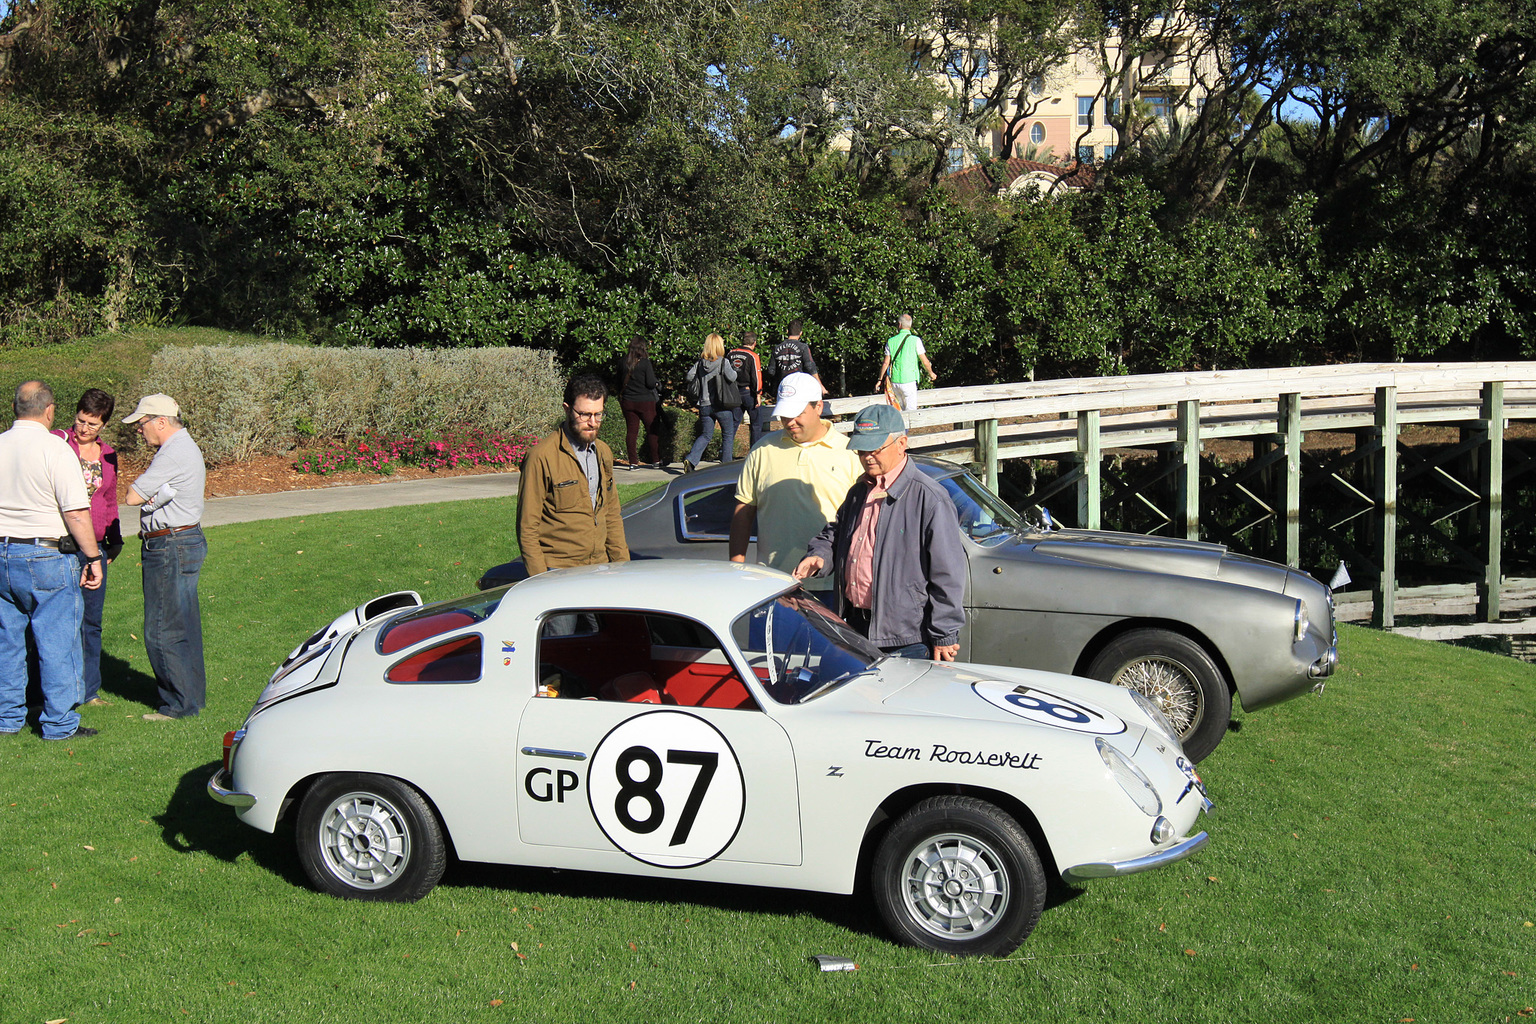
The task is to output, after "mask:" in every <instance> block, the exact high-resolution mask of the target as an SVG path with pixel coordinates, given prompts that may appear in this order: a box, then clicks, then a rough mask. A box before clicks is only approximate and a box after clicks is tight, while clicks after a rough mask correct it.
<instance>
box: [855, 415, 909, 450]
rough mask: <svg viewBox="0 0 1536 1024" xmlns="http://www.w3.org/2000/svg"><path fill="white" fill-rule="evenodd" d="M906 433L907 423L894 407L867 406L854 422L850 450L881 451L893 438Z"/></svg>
mask: <svg viewBox="0 0 1536 1024" xmlns="http://www.w3.org/2000/svg"><path fill="white" fill-rule="evenodd" d="M906 432H907V424H906V421H905V420H903V419H902V418H901V410H899V409H897V408H896V407H895V406H894V405H884V404H881V405H866V406H865V407H864V408H862V409H860V410H859V415H858V416H857V417H855V419H854V421H853V433H852V434H850V435H849V436H848V448H849V450H850V451H856V452H873V451H879V450H880V449H881V448H884V447H885V445H886V442H888V441H889V440H890V439H891V438H893V437H896V436H897V435H899V434H905V433H906Z"/></svg>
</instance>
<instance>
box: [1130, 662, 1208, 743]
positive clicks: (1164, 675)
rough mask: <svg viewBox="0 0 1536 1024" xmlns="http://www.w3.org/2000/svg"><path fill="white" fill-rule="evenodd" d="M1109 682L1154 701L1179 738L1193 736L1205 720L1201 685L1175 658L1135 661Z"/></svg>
mask: <svg viewBox="0 0 1536 1024" xmlns="http://www.w3.org/2000/svg"><path fill="white" fill-rule="evenodd" d="M1110 682H1112V683H1114V684H1115V685H1116V686H1124V687H1125V688H1127V689H1130V690H1135V691H1137V692H1138V693H1140V694H1142V695H1144V696H1147V697H1150V698H1152V700H1153V701H1154V702H1155V703H1156V704H1157V706H1158V708H1159V709H1160V710H1161V711H1162V712H1163V715H1164V716H1165V717H1167V719H1168V722H1169V724H1170V725H1172V726H1173V727H1174V728H1175V729H1177V730H1178V731H1179V735H1180V736H1188V735H1189V734H1191V733H1192V732H1194V731H1195V728H1196V727H1197V726H1198V725H1199V724H1200V720H1201V719H1202V718H1204V717H1205V701H1204V700H1203V699H1202V698H1201V692H1200V681H1199V680H1198V679H1196V678H1195V677H1194V674H1193V673H1191V672H1190V671H1189V669H1188V668H1186V667H1185V666H1184V665H1183V664H1181V663H1180V662H1178V661H1175V660H1174V659H1172V658H1164V657H1156V656H1149V657H1145V658H1142V659H1140V660H1138V661H1133V662H1131V663H1130V664H1129V665H1126V666H1125V667H1124V668H1122V669H1121V670H1120V671H1119V672H1116V673H1115V676H1114V678H1113V679H1111V680H1110Z"/></svg>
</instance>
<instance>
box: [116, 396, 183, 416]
mask: <svg viewBox="0 0 1536 1024" xmlns="http://www.w3.org/2000/svg"><path fill="white" fill-rule="evenodd" d="M146 416H169V417H171V418H172V419H180V418H181V406H179V405H177V404H176V399H174V398H172V397H171V396H170V395H145V396H144V397H143V398H141V399H139V404H138V405H137V406H136V407H135V408H134V410H133V412H131V413H129V414H128V415H127V416H124V417H123V422H124V423H137V422H138V421H139V420H141V419H143V418H144V417H146Z"/></svg>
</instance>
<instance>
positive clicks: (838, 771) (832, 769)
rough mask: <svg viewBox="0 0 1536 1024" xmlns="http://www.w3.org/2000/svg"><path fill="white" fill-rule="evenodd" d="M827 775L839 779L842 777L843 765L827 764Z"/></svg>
mask: <svg viewBox="0 0 1536 1024" xmlns="http://www.w3.org/2000/svg"><path fill="white" fill-rule="evenodd" d="M827 776H828V777H829V778H833V779H840V778H842V777H843V766H842V765H840V764H834V765H829V766H828V767H827Z"/></svg>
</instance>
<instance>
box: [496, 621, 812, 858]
mask: <svg viewBox="0 0 1536 1024" xmlns="http://www.w3.org/2000/svg"><path fill="white" fill-rule="evenodd" d="M595 617H596V618H597V619H598V620H599V621H601V623H602V625H601V627H600V628H599V629H598V630H596V631H594V632H591V633H589V634H588V642H587V643H585V644H583V645H582V647H583V649H584V650H585V649H588V648H596V649H597V650H599V651H600V652H603V653H604V654H605V655H606V656H603V657H600V658H592V659H589V660H588V661H587V662H585V663H581V664H579V665H578V667H579V668H580V669H582V670H585V671H581V672H577V671H568V672H566V673H565V678H564V679H562V683H563V684H564V685H565V686H566V687H567V689H566V690H565V691H563V692H561V695H560V696H559V697H553V698H551V697H542V698H535V699H533V700H530V701H529V702H528V704H527V706H526V707H525V709H524V712H523V717H522V722H521V725H520V727H519V730H518V743H517V761H516V763H517V775H516V778H517V785H518V792H517V812H518V831H519V837H520V838H521V839H522V841H523V842H524V843H528V844H530V845H535V846H552V847H563V848H567V849H574V850H592V851H606V852H609V853H612V854H613V855H614V856H615V857H619V858H625V857H627V858H633V859H634V860H638V861H641V862H643V863H646V864H651V865H654V866H656V867H663V868H679V869H682V868H691V867H697V866H700V865H704V864H708V863H709V862H711V861H714V860H716V859H719V860H724V861H744V862H751V863H767V864H786V865H796V864H799V863H800V857H801V851H800V830H799V820H800V815H799V809H798V798H797V786H796V782H795V777H794V759H793V756H792V754H791V751H790V746H789V740H788V737H787V736H786V735H785V734H784V731H783V729H782V728H780V727H779V725H778V724H777V723H776V722H774V721H773V720H772V719H771V718H769V717H768V716H767V715H765V714H763V712H762V711H761V710H759V709H758V707H757V706H756V703H755V701H753V702H749V703H750V706H737V707H728V708H721V707H704V706H686V705H673V704H671V703H670V701H672V700H675V699H677V695H680V696H683V697H684V699H688V694H689V692H690V691H689V690H687V689H686V688H685V687H682V686H678V687H676V695H674V694H673V693H668V692H667V689H668V687H667V682H668V680H672V679H675V678H676V677H677V675H678V674H679V672H687V671H692V672H694V673H696V674H698V675H703V676H708V675H709V674H710V673H711V672H713V673H714V674H726V675H729V676H731V677H734V676H735V673H734V669H733V667H732V666H731V664H730V662H729V659H727V658H726V657H725V655H724V652H723V651H722V650H721V649H720V648H719V646H718V644H716V645H715V646H714V647H713V648H709V647H703V646H701V647H692V646H690V647H679V646H677V645H662V644H659V643H657V644H651V643H644V644H641V645H640V646H641V648H642V649H643V652H644V655H645V658H644V659H643V661H644V664H645V671H640V670H636V669H635V667H634V664H635V658H634V657H632V656H627V655H628V652H630V651H631V650H632V649H633V646H634V644H631V645H630V646H629V647H626V648H624V649H623V650H622V651H620V650H618V649H617V648H615V649H614V650H612V651H606V650H605V641H606V639H607V638H605V637H604V635H603V634H604V633H605V632H609V633H615V632H621V631H622V627H623V625H624V624H623V622H621V621H616V620H622V619H628V618H640V617H639V616H634V615H618V614H611V615H610V614H607V613H598V614H596V616H595ZM647 618H657V617H647ZM546 621H549V620H548V619H547V620H546ZM662 625H663V626H665V623H663V624H662ZM656 634H657V630H656V628H655V627H654V626H653V627H652V628H648V629H646V630H644V632H643V633H642V634H640V635H642V636H644V637H647V638H651V637H654V636H656ZM555 639H556V640H557V641H558V639H559V638H555ZM696 642H702V641H696ZM710 642H713V641H710ZM560 650H561V646H560V645H559V644H558V643H557V642H555V643H549V644H547V645H546V646H545V648H544V649H542V650H541V653H540V657H539V663H540V670H541V672H547V673H550V674H551V677H553V674H554V672H553V669H552V667H551V666H553V665H559V664H560V662H558V661H555V660H554V659H556V658H558V657H559V656H560V655H559V653H558V652H559V651H560ZM576 658H577V656H576V655H574V654H573V655H570V656H568V658H567V663H571V662H574V661H575V660H576ZM679 665H682V666H683V668H681V669H679ZM599 668H601V672H599V671H598V669H599ZM616 668H617V669H623V670H625V671H624V672H622V673H620V674H619V675H618V676H617V677H615V678H616V680H617V682H618V683H619V684H620V685H618V686H613V685H611V684H612V683H613V682H614V681H615V678H610V679H609V680H604V681H601V682H597V681H595V680H594V677H595V676H597V675H601V674H604V673H607V672H610V671H612V670H614V669H616ZM578 676H579V677H580V682H579V683H572V682H570V680H572V679H576V678H578ZM637 678H643V679H644V680H645V682H646V683H648V684H650V685H649V686H645V685H644V684H636V683H633V680H634V679H637ZM578 689H579V690H582V691H596V694H595V695H596V697H597V699H582V698H581V697H579V696H576V695H574V693H573V692H572V691H575V690H578ZM718 689H719V688H718V687H716V688H715V691H716V692H717V691H718ZM692 692H695V693H697V692H698V691H692ZM663 694H665V696H663ZM626 698H628V699H626ZM661 700H666V701H668V702H669V703H667V704H661V703H649V702H648V701H661Z"/></svg>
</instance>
